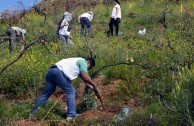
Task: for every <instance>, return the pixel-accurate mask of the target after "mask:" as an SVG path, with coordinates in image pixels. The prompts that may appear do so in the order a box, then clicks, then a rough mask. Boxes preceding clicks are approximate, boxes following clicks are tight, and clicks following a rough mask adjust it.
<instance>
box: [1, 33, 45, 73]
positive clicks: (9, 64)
mask: <svg viewBox="0 0 194 126" xmlns="http://www.w3.org/2000/svg"><path fill="white" fill-rule="evenodd" d="M46 34H47V33H45V34H43V35H41V36H39V37H38V38H37V39H36V40H34V41H33V42H32V43H30V44H28V45H26V46H25V47H24V49H23V50H22V52H21V53H20V54H19V56H18V57H16V59H15V60H13V61H11V62H10V63H8V64H7V65H5V66H4V67H3V68H1V70H0V75H1V74H2V73H3V72H4V71H5V70H6V69H7V68H8V67H9V66H11V65H12V64H13V63H15V62H16V61H18V60H19V59H20V58H21V57H22V55H23V54H24V53H25V52H26V50H27V49H28V48H29V47H31V46H32V45H34V44H35V43H36V42H37V41H39V40H41V39H42V37H43V36H45V35H46Z"/></svg>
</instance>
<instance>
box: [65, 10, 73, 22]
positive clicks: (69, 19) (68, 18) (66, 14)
mask: <svg viewBox="0 0 194 126" xmlns="http://www.w3.org/2000/svg"><path fill="white" fill-rule="evenodd" d="M64 19H65V20H66V21H71V20H72V15H71V13H69V12H65V13H64Z"/></svg>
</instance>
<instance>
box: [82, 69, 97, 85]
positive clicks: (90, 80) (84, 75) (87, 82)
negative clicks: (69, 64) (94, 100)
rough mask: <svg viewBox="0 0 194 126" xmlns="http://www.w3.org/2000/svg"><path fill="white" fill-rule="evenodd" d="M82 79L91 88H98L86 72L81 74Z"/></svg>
mask: <svg viewBox="0 0 194 126" xmlns="http://www.w3.org/2000/svg"><path fill="white" fill-rule="evenodd" d="M80 78H81V79H82V80H83V81H84V82H85V83H86V85H87V86H89V87H90V88H91V87H97V86H96V84H95V83H94V82H93V81H92V79H91V78H90V76H89V74H88V73H86V72H80Z"/></svg>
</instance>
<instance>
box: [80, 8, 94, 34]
mask: <svg viewBox="0 0 194 126" xmlns="http://www.w3.org/2000/svg"><path fill="white" fill-rule="evenodd" d="M92 19H93V12H92V11H88V12H86V13H83V14H81V15H79V17H78V22H79V23H80V24H81V34H82V35H85V33H84V31H85V26H87V28H88V33H89V35H91V32H92V30H91V21H92Z"/></svg>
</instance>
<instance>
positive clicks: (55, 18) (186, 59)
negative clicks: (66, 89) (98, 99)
mask: <svg viewBox="0 0 194 126" xmlns="http://www.w3.org/2000/svg"><path fill="white" fill-rule="evenodd" d="M121 7H122V20H121V23H120V29H119V31H120V32H123V33H124V34H123V35H121V36H117V37H115V36H111V37H107V35H106V34H105V32H106V31H107V30H108V23H109V21H110V14H111V10H112V5H108V6H104V5H103V4H99V5H97V6H96V7H94V8H90V9H91V10H92V11H93V12H94V20H92V32H93V34H94V38H89V37H88V36H87V37H85V36H82V35H80V24H79V23H77V22H76V19H77V16H78V15H79V14H81V13H82V12H84V11H85V10H84V9H83V8H79V9H78V10H77V9H75V10H73V11H72V13H73V16H74V17H73V18H74V19H73V20H72V22H71V24H72V25H73V28H72V31H71V36H72V40H73V42H74V44H75V45H74V46H73V47H70V46H69V47H67V49H64V47H63V46H62V42H61V41H60V40H58V38H57V34H56V30H57V24H58V22H59V20H61V18H62V16H63V13H64V12H58V13H56V12H54V15H51V17H50V18H48V19H47V20H46V21H45V20H44V16H41V15H38V14H34V13H28V14H27V15H26V18H27V19H28V20H25V19H21V22H20V23H21V24H19V23H18V26H23V27H25V28H26V30H27V36H26V38H27V44H29V43H31V42H33V41H34V40H35V39H36V38H37V37H38V36H40V35H42V34H44V33H47V35H46V37H45V40H46V42H45V44H46V47H47V48H48V49H49V51H50V52H51V53H49V52H48V50H47V49H46V48H45V47H44V46H43V45H42V44H41V43H40V42H38V43H37V44H35V45H33V46H32V47H31V48H29V49H28V50H27V51H26V53H25V54H24V55H23V56H22V57H21V58H20V59H19V60H18V61H17V62H16V63H14V64H13V65H11V66H10V67H9V68H7V69H6V71H4V72H3V74H1V76H0V82H1V85H0V93H2V94H4V95H9V96H12V98H13V97H14V98H16V97H17V98H21V99H22V100H25V99H28V98H34V97H36V96H37V95H38V94H39V93H40V91H41V89H42V87H43V85H44V83H45V82H44V77H45V74H46V72H47V69H48V68H49V67H50V66H51V65H52V64H54V63H55V62H57V61H58V60H60V59H62V58H68V57H73V56H82V57H88V56H90V53H89V49H88V44H89V45H90V47H91V48H92V52H93V54H95V55H96V64H97V65H96V67H95V68H94V69H93V70H92V71H91V73H93V72H94V71H96V70H98V69H100V68H102V67H103V66H105V65H111V64H116V63H120V62H126V63H130V62H131V61H129V60H130V59H131V58H132V59H133V60H134V61H133V62H134V64H136V65H118V66H114V67H109V68H107V69H103V70H101V71H100V73H99V75H105V76H106V84H109V82H111V81H112V80H116V79H119V80H121V81H120V83H119V86H118V88H117V90H116V91H117V95H118V96H119V98H120V99H121V100H128V99H129V98H134V97H138V98H139V99H140V102H139V103H138V105H140V106H141V107H144V108H143V109H144V111H141V112H133V114H132V115H131V116H130V117H129V119H128V120H125V121H123V122H118V121H116V119H115V118H113V120H110V121H109V122H108V124H107V125H134V126H135V125H146V123H147V121H148V119H149V116H150V114H151V113H152V114H153V115H154V117H155V124H156V125H173V126H174V125H175V126H176V125H180V124H181V120H182V119H183V115H185V116H186V118H187V121H188V124H189V125H193V120H194V119H193V117H194V116H193V113H192V101H193V82H194V79H193V76H194V75H193V73H194V71H193V70H192V69H193V67H192V65H193V63H194V60H193V59H194V53H193V49H194V46H193V30H194V29H193V25H194V22H193V21H194V20H193V16H192V15H193V13H194V12H193V2H191V1H184V2H182V1H179V2H178V3H175V0H169V1H164V0H158V1H154V0H144V1H122V2H121ZM164 15H165V17H164ZM164 18H165V22H164V20H163V19H164ZM165 23H166V25H167V27H166V28H165V27H164V24H165ZM0 26H1V30H0V33H1V34H3V33H4V32H5V30H6V28H7V27H8V24H6V23H4V24H0ZM144 27H145V28H146V30H147V31H146V34H145V35H144V36H141V35H138V34H137V32H138V30H140V29H143V28H144ZM20 45H21V44H18V46H17V48H16V52H15V53H14V54H9V50H8V41H4V42H3V43H1V47H0V57H1V63H0V68H2V67H4V66H5V65H6V64H8V63H10V62H11V61H13V60H14V59H15V58H16V57H17V56H18V55H19V53H20V51H21V50H20ZM178 68H180V69H178ZM73 82H74V83H75V85H77V84H78V83H79V82H80V79H76V80H74V81H73ZM158 93H161V94H162V95H164V98H165V100H166V101H167V103H168V105H169V106H170V107H172V108H173V109H175V110H179V111H180V112H179V113H171V112H169V111H168V110H166V108H165V107H164V106H162V104H161V102H160V101H158V99H157V96H158ZM24 96H25V97H24ZM88 99H90V98H88ZM82 100H83V101H84V102H85V100H84V99H82ZM91 100H92V98H91V99H90V100H89V102H91V105H92V104H93V101H91ZM87 102H88V101H87ZM52 107H53V102H52V101H49V102H48V103H47V104H46V107H45V108H40V111H39V113H38V114H37V119H38V120H42V119H43V118H44V117H45V118H44V119H45V120H47V119H48V120H50V119H56V120H58V119H60V117H59V116H58V115H57V114H56V113H58V114H59V113H60V112H61V111H62V109H61V106H60V104H59V103H57V105H56V106H54V108H53V109H51V110H50V108H52ZM90 107H91V108H92V106H90ZM90 107H89V108H90ZM4 108H5V109H4ZM83 108H84V107H83ZM22 110H25V111H22ZM28 112H29V104H27V103H26V102H24V103H23V105H20V106H19V104H18V103H13V105H12V106H5V103H4V100H0V117H2V118H1V120H0V125H6V120H7V122H9V121H12V120H17V119H21V118H27V113H28ZM48 112H49V113H48ZM14 115H17V117H15V116H14ZM91 123H92V122H91ZM53 125H54V124H53Z"/></svg>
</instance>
